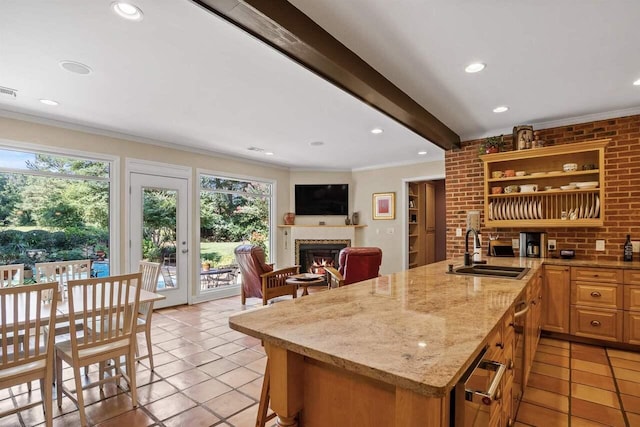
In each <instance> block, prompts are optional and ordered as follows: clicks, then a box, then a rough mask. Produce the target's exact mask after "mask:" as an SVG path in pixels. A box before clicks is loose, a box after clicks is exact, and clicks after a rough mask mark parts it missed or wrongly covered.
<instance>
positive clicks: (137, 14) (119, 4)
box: [111, 1, 142, 21]
mask: <svg viewBox="0 0 640 427" xmlns="http://www.w3.org/2000/svg"><path fill="white" fill-rule="evenodd" d="M111 9H112V10H113V11H114V12H115V13H117V14H118V16H120V17H122V18H124V19H128V20H129V21H142V10H140V8H139V7H138V6H134V5H132V4H131V3H127V2H123V1H114V2H113V3H111Z"/></svg>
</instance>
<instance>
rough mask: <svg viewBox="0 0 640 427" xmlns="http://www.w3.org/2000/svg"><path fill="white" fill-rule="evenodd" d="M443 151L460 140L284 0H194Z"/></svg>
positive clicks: (454, 145)
mask: <svg viewBox="0 0 640 427" xmlns="http://www.w3.org/2000/svg"><path fill="white" fill-rule="evenodd" d="M191 1H193V2H194V3H197V4H199V5H201V6H202V7H204V8H205V9H207V10H209V11H211V12H213V13H215V14H216V15H218V16H220V17H222V18H223V19H225V20H227V21H229V22H231V23H232V24H234V25H236V26H238V27H240V28H242V29H243V30H245V31H247V32H248V33H250V34H252V35H253V36H255V37H257V38H258V39H260V40H262V41H264V42H265V43H267V44H269V45H270V46H272V47H274V48H275V49H277V50H279V51H280V52H282V53H283V54H285V55H286V56H288V57H289V58H291V59H293V60H294V61H296V62H298V63H299V64H301V65H302V66H304V67H305V68H307V69H309V70H311V71H313V72H314V73H316V74H318V75H319V76H321V77H322V78H324V79H326V80H328V81H330V82H331V83H333V84H334V85H336V86H338V87H339V88H341V89H343V90H345V91H346V92H348V93H350V94H352V95H353V96H355V97H356V98H358V99H360V100H362V101H363V102H365V103H367V104H368V105H370V106H371V107H373V108H375V109H377V110H378V111H380V112H382V113H384V114H386V115H387V116H389V117H391V118H393V119H394V120H396V121H398V122H399V123H401V124H402V125H404V126H406V127H407V128H409V129H411V130H412V131H413V132H415V133H417V134H418V135H420V136H422V137H424V138H426V139H428V140H429V141H431V142H433V143H434V144H436V145H438V146H439V147H441V148H443V149H445V150H450V149H452V148H456V147H460V137H459V136H458V135H457V134H456V133H455V132H454V131H452V130H451V129H449V128H448V127H447V126H446V125H445V124H444V123H442V122H441V121H440V120H438V119H437V118H436V117H435V116H433V114H431V113H429V112H428V111H427V110H425V109H424V108H423V107H422V106H421V105H419V104H418V103H417V102H415V101H414V100H413V99H411V97H410V96H409V95H407V94H406V93H404V92H403V91H401V90H400V89H399V88H398V87H396V86H395V85H394V84H393V83H391V82H390V81H389V80H387V79H386V78H385V77H384V76H383V75H382V74H380V73H379V72H377V71H376V70H375V69H374V68H373V67H371V66H370V65H369V64H368V63H366V62H365V61H363V60H362V59H361V58H360V57H359V56H357V55H356V54H355V53H353V52H352V51H351V50H349V49H348V48H347V47H346V46H344V45H343V44H342V43H340V42H339V41H338V40H336V39H335V38H334V37H333V36H331V34H329V33H328V32H327V31H325V30H324V29H323V28H322V27H320V26H319V25H318V24H316V23H315V22H314V21H312V20H311V19H310V18H309V17H308V16H307V15H305V14H304V13H302V12H301V11H300V10H298V9H297V8H295V7H294V6H293V5H292V4H291V3H289V2H288V1H286V0H244V1H238V0H191Z"/></svg>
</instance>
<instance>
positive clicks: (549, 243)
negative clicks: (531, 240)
mask: <svg viewBox="0 0 640 427" xmlns="http://www.w3.org/2000/svg"><path fill="white" fill-rule="evenodd" d="M557 248H558V246H556V239H549V240H548V241H547V249H549V250H550V251H555V250H556V249H557Z"/></svg>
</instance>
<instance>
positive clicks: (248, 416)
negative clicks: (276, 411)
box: [227, 404, 270, 427]
mask: <svg viewBox="0 0 640 427" xmlns="http://www.w3.org/2000/svg"><path fill="white" fill-rule="evenodd" d="M257 414H258V405H257V404H256V405H253V406H251V407H249V408H247V409H245V410H244V411H242V412H240V413H239V414H236V415H234V416H233V417H231V418H229V419H228V420H227V422H228V423H229V424H231V425H232V426H234V427H248V426H254V425H255V423H256V416H257ZM267 425H270V424H267Z"/></svg>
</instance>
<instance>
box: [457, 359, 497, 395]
mask: <svg viewBox="0 0 640 427" xmlns="http://www.w3.org/2000/svg"><path fill="white" fill-rule="evenodd" d="M478 370H484V371H493V372H495V374H494V375H493V378H492V379H491V383H490V384H489V386H488V387H487V389H486V390H476V389H473V388H471V389H470V388H467V386H468V385H469V383H470V381H471V378H473V376H474V374H476V373H477V374H478V375H480V376H482V377H486V376H487V374H486V373H479V372H477V371H478ZM506 370H507V368H506V366H505V365H504V364H502V363H498V362H494V361H492V360H481V361H480V363H478V365H477V366H476V369H474V370H473V372H472V373H471V376H470V377H469V378H468V379H467V382H466V383H465V399H466V400H468V401H470V402H474V403H483V404H485V405H491V403H492V402H494V401H497V400H500V398H501V397H502V396H501V395H500V390H499V387H500V382H501V381H502V377H503V376H504V373H505V371H506Z"/></svg>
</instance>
